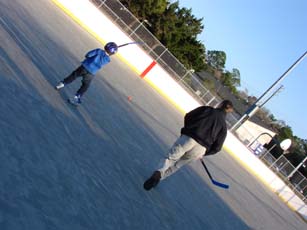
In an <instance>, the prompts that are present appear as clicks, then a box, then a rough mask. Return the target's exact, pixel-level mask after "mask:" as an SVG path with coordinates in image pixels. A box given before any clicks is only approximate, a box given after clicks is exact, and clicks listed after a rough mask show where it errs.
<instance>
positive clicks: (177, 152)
mask: <svg viewBox="0 0 307 230" xmlns="http://www.w3.org/2000/svg"><path fill="white" fill-rule="evenodd" d="M205 152H206V148H205V147H204V146H202V145H200V144H198V143H197V142H196V141H195V140H194V139H193V138H191V137H188V136H185V135H181V136H180V137H179V138H178V139H177V140H176V142H175V144H174V145H173V146H172V148H171V149H170V151H169V153H168V156H167V158H166V159H165V161H164V164H163V166H162V168H160V169H159V171H160V172H161V180H163V179H165V178H166V177H168V176H170V175H172V174H173V173H175V172H176V171H177V170H178V169H180V168H181V167H182V166H184V165H186V164H188V163H190V162H191V161H193V160H197V159H198V158H200V157H202V156H203V155H204V154H205Z"/></svg>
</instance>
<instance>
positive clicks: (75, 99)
mask: <svg viewBox="0 0 307 230" xmlns="http://www.w3.org/2000/svg"><path fill="white" fill-rule="evenodd" d="M73 100H74V102H75V103H76V104H81V96H80V95H75V96H74V99H73Z"/></svg>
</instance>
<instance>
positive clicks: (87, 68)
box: [55, 42, 118, 104]
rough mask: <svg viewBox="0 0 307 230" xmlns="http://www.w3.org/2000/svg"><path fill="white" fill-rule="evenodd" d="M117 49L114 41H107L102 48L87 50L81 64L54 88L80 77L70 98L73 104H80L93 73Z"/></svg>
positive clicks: (108, 59)
mask: <svg viewBox="0 0 307 230" xmlns="http://www.w3.org/2000/svg"><path fill="white" fill-rule="evenodd" d="M117 50H118V46H117V45H116V43H114V42H109V43H107V44H106V45H105V46H104V50H102V49H94V50H91V51H89V52H88V53H87V54H86V55H85V59H84V60H83V61H82V63H81V65H80V66H79V67H78V68H77V69H75V70H74V71H73V72H72V73H71V74H70V75H69V76H68V77H66V78H65V79H64V80H62V81H61V82H60V83H59V84H58V85H57V86H55V88H56V89H57V90H59V89H61V88H63V87H64V86H65V85H67V84H69V83H71V82H73V81H74V80H76V79H77V78H78V77H82V85H81V87H80V89H79V90H78V91H77V93H76V95H75V96H74V98H73V100H72V102H73V103H74V104H80V103H81V97H82V95H83V94H84V93H85V92H86V90H87V89H88V88H89V86H90V83H91V81H92V80H93V78H94V75H95V74H96V73H97V72H98V70H100V69H101V68H102V67H103V66H104V65H106V64H108V63H109V62H110V56H111V55H113V54H115V53H116V52H117Z"/></svg>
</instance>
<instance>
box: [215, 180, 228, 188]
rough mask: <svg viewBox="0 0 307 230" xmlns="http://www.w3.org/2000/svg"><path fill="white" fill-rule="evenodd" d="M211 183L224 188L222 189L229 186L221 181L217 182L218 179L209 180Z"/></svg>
mask: <svg viewBox="0 0 307 230" xmlns="http://www.w3.org/2000/svg"><path fill="white" fill-rule="evenodd" d="M211 182H212V184H214V185H216V186H218V187H221V188H224V189H228V188H229V185H228V184H223V183H221V182H218V181H215V180H213V179H212V180H211Z"/></svg>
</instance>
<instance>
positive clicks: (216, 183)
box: [200, 159, 229, 189]
mask: <svg viewBox="0 0 307 230" xmlns="http://www.w3.org/2000/svg"><path fill="white" fill-rule="evenodd" d="M200 161H201V163H202V165H203V166H204V168H205V170H206V172H207V174H208V176H209V178H210V180H211V182H212V184H214V185H216V186H218V187H220V188H224V189H228V188H229V185H227V184H223V183H221V182H218V181H216V180H214V179H213V178H212V176H211V174H210V172H209V170H208V168H207V166H206V165H205V162H204V161H203V160H202V159H200Z"/></svg>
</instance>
